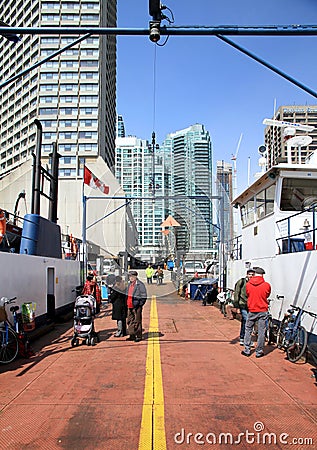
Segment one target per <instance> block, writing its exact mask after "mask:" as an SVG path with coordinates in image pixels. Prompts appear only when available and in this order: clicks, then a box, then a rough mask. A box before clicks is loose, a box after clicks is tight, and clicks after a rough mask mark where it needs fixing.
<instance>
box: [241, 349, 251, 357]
mask: <svg viewBox="0 0 317 450" xmlns="http://www.w3.org/2000/svg"><path fill="white" fill-rule="evenodd" d="M241 355H243V356H250V355H251V353H247V352H246V351H245V350H242V352H241Z"/></svg>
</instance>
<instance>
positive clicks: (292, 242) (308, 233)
mask: <svg viewBox="0 0 317 450" xmlns="http://www.w3.org/2000/svg"><path fill="white" fill-rule="evenodd" d="M316 209H317V206H311V207H310V208H307V209H305V210H303V211H300V212H298V213H295V214H293V215H291V216H289V217H285V218H283V219H280V220H277V221H276V225H277V228H278V230H279V231H281V229H282V228H283V224H284V223H285V222H286V223H287V234H284V235H283V236H281V237H278V238H276V243H277V246H278V250H279V253H292V252H293V251H294V252H298V251H305V250H314V249H316V231H317V228H316V212H317V211H316ZM307 213H311V214H310V216H309V218H311V223H312V225H310V222H309V220H308V219H309V218H307ZM302 215H305V220H304V222H303V226H302V228H301V229H300V230H301V231H298V232H296V233H291V228H292V227H291V226H292V221H294V219H295V218H297V217H299V216H302ZM300 236H303V237H302V238H301V239H299V237H300ZM285 243H286V244H287V245H285Z"/></svg>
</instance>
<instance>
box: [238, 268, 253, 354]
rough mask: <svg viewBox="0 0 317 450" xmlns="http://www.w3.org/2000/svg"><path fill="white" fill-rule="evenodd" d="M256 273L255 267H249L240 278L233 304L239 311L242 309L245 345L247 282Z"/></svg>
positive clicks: (241, 339) (242, 340) (241, 336)
mask: <svg viewBox="0 0 317 450" xmlns="http://www.w3.org/2000/svg"><path fill="white" fill-rule="evenodd" d="M254 273H255V272H254V270H253V269H248V270H247V274H246V276H245V277H242V278H240V280H238V281H237V282H236V284H235V286H234V297H233V306H234V308H236V309H237V312H239V310H240V314H241V326H240V345H244V333H245V324H246V322H247V318H248V305H247V302H248V297H247V292H246V284H247V282H248V281H249V280H250V278H251V277H253V276H254Z"/></svg>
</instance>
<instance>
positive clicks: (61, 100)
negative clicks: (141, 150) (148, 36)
mask: <svg viewBox="0 0 317 450" xmlns="http://www.w3.org/2000/svg"><path fill="white" fill-rule="evenodd" d="M116 3H117V2H116V0H108V1H105V2H102V1H99V0H87V1H85V0H83V1H81V2H74V1H61V0H49V1H42V0H40V1H32V2H31V1H29V2H28V1H27V2H24V3H23V2H20V3H17V4H16V5H15V7H13V6H12V2H5V1H3V0H1V1H0V17H1V18H5V20H6V21H7V23H8V24H9V25H12V26H25V27H41V26H46V27H47V26H65V27H67V26H96V27H97V26H104V27H105V26H116ZM77 38H78V36H69V35H64V36H56V35H54V36H53V35H52V36H50V35H41V36H37V35H23V36H22V39H21V41H20V42H18V43H17V44H16V45H14V44H13V43H9V42H8V41H7V40H6V39H1V40H0V66H1V68H2V70H1V75H0V77H1V78H0V81H1V82H2V81H4V80H7V79H8V78H10V77H11V76H12V75H15V74H16V73H19V72H20V71H21V70H23V69H25V68H27V67H30V66H32V65H33V64H34V63H36V62H38V61H39V60H42V59H44V58H46V57H48V56H49V55H51V54H52V53H53V52H55V51H56V50H58V49H60V48H62V47H65V46H66V45H67V44H70V43H72V42H74V41H75V40H76V39H77ZM101 68H102V69H103V70H100V69H101ZM0 113H1V114H0V135H1V151H0V175H1V174H5V173H7V172H8V171H10V170H12V169H13V168H14V167H17V166H18V165H19V164H20V163H21V162H23V161H25V160H26V159H27V158H28V156H29V155H31V153H32V152H34V150H35V145H36V128H35V126H34V119H35V118H37V119H39V120H40V122H41V124H42V126H43V146H42V148H43V152H42V153H43V161H45V159H47V157H48V154H49V153H50V152H51V150H52V146H51V144H52V142H57V143H58V152H59V153H60V155H61V158H60V176H61V177H64V176H65V177H72V176H76V175H77V173H76V171H77V170H78V159H82V160H83V159H84V158H87V157H92V158H97V156H101V157H102V159H104V160H105V162H106V163H107V165H108V167H110V168H111V169H112V170H114V159H115V133H116V37H115V36H100V37H98V36H91V37H89V38H87V39H85V40H83V41H82V42H81V43H80V44H78V45H76V46H74V47H72V48H69V49H68V50H66V51H65V52H63V53H62V54H61V55H60V56H57V57H54V58H53V59H52V60H50V61H48V62H46V63H44V64H43V65H41V66H40V67H38V68H37V69H35V70H32V71H31V72H29V73H28V74H26V75H25V76H23V77H22V78H20V79H19V80H17V81H16V82H14V83H12V84H10V85H8V86H6V87H5V88H3V89H2V90H1V92H0Z"/></svg>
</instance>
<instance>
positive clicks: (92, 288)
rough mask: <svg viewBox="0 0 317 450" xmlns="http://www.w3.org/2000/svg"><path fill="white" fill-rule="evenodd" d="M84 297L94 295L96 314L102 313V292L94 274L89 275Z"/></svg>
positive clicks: (83, 292) (84, 288)
mask: <svg viewBox="0 0 317 450" xmlns="http://www.w3.org/2000/svg"><path fill="white" fill-rule="evenodd" d="M82 295H92V296H93V297H95V300H96V314H98V313H99V312H100V306H101V292H100V288H99V286H98V283H97V281H96V280H95V277H94V275H93V274H88V275H87V278H86V282H85V284H84V287H83V290H82Z"/></svg>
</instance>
